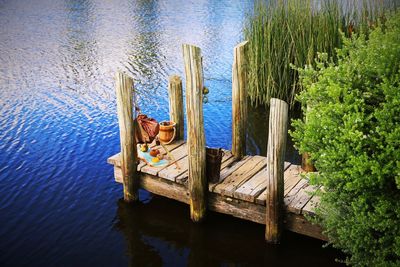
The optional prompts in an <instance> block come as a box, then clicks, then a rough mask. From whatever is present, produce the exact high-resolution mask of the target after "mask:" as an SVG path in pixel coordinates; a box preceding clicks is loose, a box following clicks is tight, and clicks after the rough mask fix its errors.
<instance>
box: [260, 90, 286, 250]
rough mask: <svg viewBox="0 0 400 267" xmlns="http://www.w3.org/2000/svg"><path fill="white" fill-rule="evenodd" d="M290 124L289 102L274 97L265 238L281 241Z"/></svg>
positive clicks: (269, 146)
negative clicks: (286, 154)
mask: <svg viewBox="0 0 400 267" xmlns="http://www.w3.org/2000/svg"><path fill="white" fill-rule="evenodd" d="M287 124H288V104H287V103H286V102H285V101H282V100H279V99H276V98H272V99H271V105H270V111H269V127H268V148H267V179H268V187H267V188H268V193H267V203H266V206H267V207H266V208H267V212H266V231H265V239H266V240H267V241H268V242H270V243H279V240H280V235H281V230H282V215H283V213H282V209H283V191H284V183H283V173H284V163H285V150H286V138H287Z"/></svg>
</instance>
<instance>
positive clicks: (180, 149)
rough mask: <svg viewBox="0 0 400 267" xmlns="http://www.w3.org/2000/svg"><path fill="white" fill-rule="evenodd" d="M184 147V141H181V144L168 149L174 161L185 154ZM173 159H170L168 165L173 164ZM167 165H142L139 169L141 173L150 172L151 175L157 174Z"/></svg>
mask: <svg viewBox="0 0 400 267" xmlns="http://www.w3.org/2000/svg"><path fill="white" fill-rule="evenodd" d="M186 147H187V145H186V143H183V144H181V145H179V146H177V147H176V148H175V149H173V150H170V153H171V155H172V156H173V157H174V159H175V161H178V160H180V159H181V158H183V157H185V156H186V155H187V150H186ZM160 151H165V150H161V148H160ZM163 153H164V152H163ZM165 153H166V152H165ZM175 161H172V160H171V162H170V165H171V164H173V162H175ZM167 167H168V166H164V167H159V168H157V167H153V166H149V165H145V166H143V168H142V169H141V170H140V171H141V172H143V173H147V174H151V175H158V173H159V172H160V171H162V170H163V169H165V168H167Z"/></svg>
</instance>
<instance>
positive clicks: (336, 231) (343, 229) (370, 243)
mask: <svg viewBox="0 0 400 267" xmlns="http://www.w3.org/2000/svg"><path fill="white" fill-rule="evenodd" d="M343 40H344V47H343V49H340V50H338V62H337V63H332V61H330V62H328V60H327V59H326V58H327V56H326V55H322V56H320V58H319V60H317V62H318V63H317V66H316V67H315V68H313V67H306V68H305V69H303V70H301V76H302V78H301V80H302V83H303V85H304V87H305V90H304V91H303V92H302V93H301V94H300V95H299V97H298V99H299V100H300V102H301V103H302V106H303V107H305V106H306V105H308V108H303V109H304V113H305V116H306V118H307V119H306V121H302V120H296V121H293V125H294V129H295V130H294V131H293V132H291V135H292V137H293V138H294V140H295V143H296V146H297V148H298V149H299V150H300V152H309V153H310V154H311V158H312V160H313V161H314V163H315V166H316V167H317V169H318V171H319V173H318V174H316V175H313V176H312V177H311V182H312V183H313V184H317V185H322V186H323V188H324V190H323V192H321V203H320V206H319V208H318V210H317V220H318V222H319V223H320V224H321V225H322V226H323V227H324V228H325V231H326V234H327V235H328V237H329V239H330V242H332V243H333V245H334V246H335V247H337V248H341V249H342V250H343V251H344V252H345V253H346V254H347V255H348V257H347V259H346V263H348V264H354V265H357V266H400V13H397V14H396V15H394V16H393V17H392V18H390V19H388V20H387V21H386V23H385V27H383V26H379V27H377V28H376V29H374V30H373V31H372V32H371V34H370V36H369V40H366V38H365V37H363V36H359V37H358V38H352V39H347V38H343Z"/></svg>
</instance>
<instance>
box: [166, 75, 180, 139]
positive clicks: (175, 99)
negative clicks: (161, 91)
mask: <svg viewBox="0 0 400 267" xmlns="http://www.w3.org/2000/svg"><path fill="white" fill-rule="evenodd" d="M168 93H169V94H168V96H169V119H170V120H171V121H173V122H175V123H176V126H175V127H176V135H175V136H176V137H175V140H180V139H183V137H184V133H183V130H184V122H183V94H182V80H181V78H180V77H179V76H178V75H172V76H171V77H169V83H168Z"/></svg>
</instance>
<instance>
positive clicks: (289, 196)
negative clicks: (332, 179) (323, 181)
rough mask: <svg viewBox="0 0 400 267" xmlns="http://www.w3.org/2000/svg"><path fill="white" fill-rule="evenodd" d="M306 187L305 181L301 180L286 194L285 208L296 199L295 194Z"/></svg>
mask: <svg viewBox="0 0 400 267" xmlns="http://www.w3.org/2000/svg"><path fill="white" fill-rule="evenodd" d="M307 186H308V181H307V180H306V179H301V180H300V181H299V182H298V183H297V184H296V185H295V186H294V187H293V188H292V190H290V191H289V193H287V195H286V196H285V198H284V203H285V207H287V206H289V204H290V202H292V200H293V199H294V198H295V197H296V194H297V193H298V192H299V191H300V190H301V189H304V188H306V187H307Z"/></svg>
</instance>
